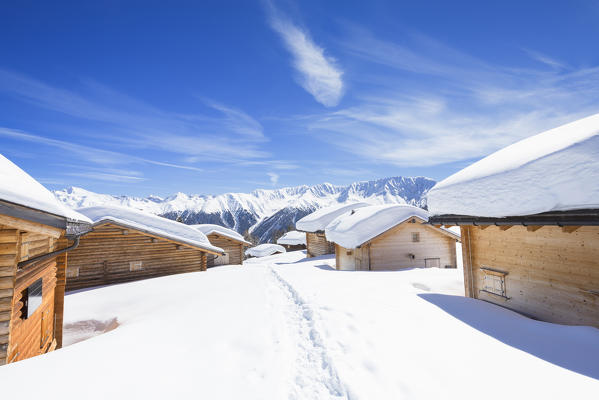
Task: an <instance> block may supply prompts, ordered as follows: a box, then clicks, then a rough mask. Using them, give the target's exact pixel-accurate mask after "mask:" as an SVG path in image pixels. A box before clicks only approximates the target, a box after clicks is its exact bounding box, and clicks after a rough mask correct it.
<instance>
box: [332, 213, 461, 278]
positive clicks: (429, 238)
mask: <svg viewBox="0 0 599 400" xmlns="http://www.w3.org/2000/svg"><path fill="white" fill-rule="evenodd" d="M412 233H419V235H420V241H419V242H413V241H412ZM455 244H456V240H455V239H454V238H452V237H450V236H448V235H446V234H444V233H442V232H439V230H438V229H436V228H434V227H432V226H430V225H427V224H422V223H420V222H418V221H417V222H416V223H410V222H404V223H403V224H400V225H398V226H396V227H395V228H393V229H390V230H389V231H387V232H385V233H384V234H382V235H380V236H378V237H377V238H375V239H373V240H372V241H371V242H370V243H368V244H366V245H364V246H362V247H361V248H360V249H345V248H343V247H341V246H339V245H337V249H336V257H337V269H341V270H358V271H359V270H362V271H368V270H372V271H388V270H397V269H402V268H410V267H419V268H423V267H425V266H426V261H425V260H426V259H437V258H438V259H439V266H440V267H441V268H446V267H450V268H455V267H456V266H457V260H456V248H455ZM410 254H413V255H414V258H411V257H410Z"/></svg>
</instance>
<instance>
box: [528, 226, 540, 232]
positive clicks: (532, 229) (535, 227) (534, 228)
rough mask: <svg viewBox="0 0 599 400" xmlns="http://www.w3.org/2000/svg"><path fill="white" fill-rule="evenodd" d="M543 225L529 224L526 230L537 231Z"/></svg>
mask: <svg viewBox="0 0 599 400" xmlns="http://www.w3.org/2000/svg"><path fill="white" fill-rule="evenodd" d="M542 227H543V225H529V226H527V227H526V230H527V231H528V232H536V231H538V230H539V229H541V228H542Z"/></svg>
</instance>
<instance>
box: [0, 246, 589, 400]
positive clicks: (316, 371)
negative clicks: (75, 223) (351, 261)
mask: <svg viewBox="0 0 599 400" xmlns="http://www.w3.org/2000/svg"><path fill="white" fill-rule="evenodd" d="M244 264H245V265H244V266H243V267H240V266H225V267H216V268H211V269H209V270H208V271H207V272H197V273H189V274H181V275H174V276H168V277H162V278H157V279H149V280H145V281H139V282H133V283H127V284H121V285H114V286H108V287H103V288H98V289H95V290H88V291H82V292H79V293H75V294H70V295H67V296H66V300H65V327H66V330H65V342H66V343H72V342H74V341H78V340H82V339H85V338H86V337H91V336H94V335H97V336H95V337H91V338H90V339H88V340H84V341H80V342H79V343H75V344H73V345H70V346H66V347H64V348H63V349H61V350H58V351H55V352H52V353H49V354H47V355H43V356H40V357H36V358H32V359H29V360H25V361H21V362H17V363H14V364H9V365H6V366H2V367H0V383H6V384H5V385H3V388H4V389H3V396H5V397H6V398H18V397H23V393H26V396H25V397H26V398H32V399H35V398H44V399H57V400H58V399H60V400H71V399H72V400H80V399H83V398H85V399H102V400H104V399H123V398H132V399H133V398H134V399H172V398H204V399H235V400H237V399H249V400H254V399H256V400H258V399H260V400H263V399H298V400H304V399H305V400H314V399H318V400H325V399H337V400H339V399H352V400H373V399H459V400H463V399H466V400H469V399H473V400H474V399H476V400H480V399H481V398H484V399H489V400H495V399H497V400H499V399H501V400H505V399H594V398H596V396H597V393H598V391H599V380H597V379H598V378H599V363H597V359H599V330H598V329H595V328H590V327H581V326H578V327H576V326H562V325H554V324H548V323H544V322H539V321H534V320H531V319H528V318H525V317H522V316H520V315H518V314H516V313H514V312H511V311H509V310H507V309H504V308H501V307H498V306H495V305H493V304H490V303H485V302H483V301H479V300H475V299H470V298H465V297H463V283H462V281H461V276H462V275H461V274H462V272H461V271H460V270H449V269H434V268H431V269H411V270H404V271H395V272H367V271H364V272H353V271H352V272H349V271H348V272H345V271H343V272H342V271H335V270H333V269H332V268H331V267H330V266H331V265H333V264H334V258H332V257H321V258H311V259H305V252H289V253H286V254H279V255H274V256H270V257H265V258H261V259H251V260H248V261H246V262H245V263H244ZM181 294H185V295H184V296H182V295H181ZM174 299H175V300H174ZM115 319H116V321H115ZM117 325H118V326H117ZM110 328H115V329H113V330H110V331H109V332H106V333H103V334H100V333H101V332H102V331H105V330H109V329H110ZM32 382H34V384H32ZM57 382H58V383H61V385H62V386H60V385H59V386H60V387H62V389H64V390H58V389H56V390H54V389H52V388H57V386H56V385H57ZM49 388H50V389H49ZM23 390H25V392H23Z"/></svg>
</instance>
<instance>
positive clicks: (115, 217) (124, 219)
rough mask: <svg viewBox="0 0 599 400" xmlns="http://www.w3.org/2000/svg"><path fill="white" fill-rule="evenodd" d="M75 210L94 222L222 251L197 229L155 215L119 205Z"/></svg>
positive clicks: (218, 251)
mask: <svg viewBox="0 0 599 400" xmlns="http://www.w3.org/2000/svg"><path fill="white" fill-rule="evenodd" d="M77 211H79V212H80V213H82V214H83V215H85V216H87V217H89V218H90V219H91V220H92V221H93V223H94V224H97V223H99V222H101V221H111V222H114V223H115V224H117V225H123V226H127V227H130V228H131V229H138V230H141V231H144V232H148V233H150V234H154V235H156V236H160V237H164V238H167V239H170V240H173V241H175V242H180V243H185V244H188V245H191V246H195V247H199V248H202V249H205V250H211V251H215V252H217V253H223V249H221V248H219V247H216V246H213V245H211V244H210V241H209V240H208V238H207V237H206V235H205V234H203V233H202V232H200V231H198V230H197V229H194V228H192V227H191V226H189V225H185V224H183V223H181V222H176V221H173V220H170V219H167V218H163V217H159V216H157V215H153V214H149V213H146V212H143V211H139V210H134V209H132V208H125V207H119V206H110V207H101V206H97V207H85V208H80V209H78V210H77Z"/></svg>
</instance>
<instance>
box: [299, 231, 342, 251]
mask: <svg viewBox="0 0 599 400" xmlns="http://www.w3.org/2000/svg"><path fill="white" fill-rule="evenodd" d="M306 249H307V250H308V251H307V253H308V257H318V256H323V255H325V254H333V253H334V252H335V244H334V243H333V242H329V241H328V240H327V238H326V236H325V235H324V233H312V232H306Z"/></svg>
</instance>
